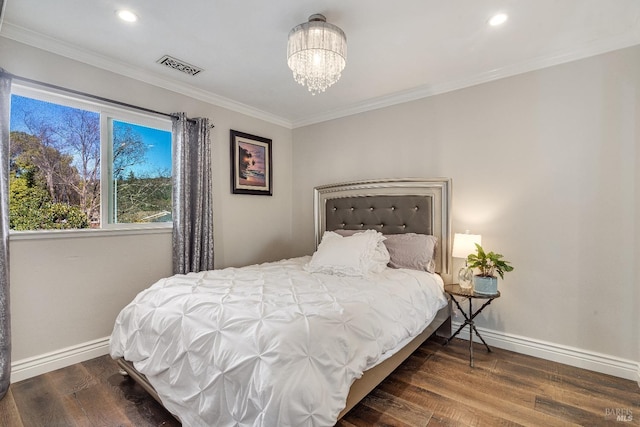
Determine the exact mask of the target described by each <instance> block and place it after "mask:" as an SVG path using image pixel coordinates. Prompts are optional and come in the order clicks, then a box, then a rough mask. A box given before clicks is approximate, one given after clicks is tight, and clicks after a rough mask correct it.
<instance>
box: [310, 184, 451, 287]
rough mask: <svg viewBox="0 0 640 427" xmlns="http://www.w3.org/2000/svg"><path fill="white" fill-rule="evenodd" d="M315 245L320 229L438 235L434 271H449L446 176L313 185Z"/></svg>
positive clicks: (448, 204)
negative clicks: (314, 186) (371, 230)
mask: <svg viewBox="0 0 640 427" xmlns="http://www.w3.org/2000/svg"><path fill="white" fill-rule="evenodd" d="M314 193H315V200H314V212H315V213H314V220H315V224H316V236H315V237H316V247H317V245H318V244H319V243H320V239H321V238H322V234H323V233H324V231H325V230H337V229H345V230H367V229H374V230H377V231H379V232H381V233H383V234H401V233H418V234H432V235H434V236H436V237H438V243H439V244H438V249H437V254H436V271H437V272H439V273H440V274H442V275H449V274H451V249H450V247H451V246H450V245H451V218H450V212H449V211H450V203H451V180H450V179H448V178H439V179H387V180H377V181H358V182H351V183H342V184H331V185H324V186H321V187H316V188H315V189H314Z"/></svg>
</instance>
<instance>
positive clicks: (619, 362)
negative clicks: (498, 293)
mask: <svg viewBox="0 0 640 427" xmlns="http://www.w3.org/2000/svg"><path fill="white" fill-rule="evenodd" d="M461 324H462V323H461V322H456V321H454V322H453V324H452V328H453V330H454V331H455V330H457V329H458V327H459V326H460V325H461ZM476 328H477V329H478V332H480V335H482V338H484V340H485V341H486V342H487V344H489V345H490V346H494V347H497V348H502V349H505V350H510V351H514V352H516V353H521V354H526V355H529V356H535V357H539V358H541V359H545V360H551V361H553V362H558V363H563V364H565V365H570V366H575V367H578V368H583V369H588V370H590V371H595V372H601V373H603V374H608V375H613V376H615V377H620V378H625V379H629V380H635V381H637V382H638V386H640V364H639V363H638V362H635V361H632V360H627V359H622V358H619V357H615V356H610V355H607V354H602V353H597V352H592V351H587V350H582V349H579V348H575V347H569V346H565V345H560V344H555V343H551V342H547V341H541V340H536V339H532V338H527V337H522V336H518V335H513V334H507V333H504V332H498V331H494V330H492V329H487V328H481V327H478V326H476ZM458 337H460V338H463V339H469V332H468V328H465V329H464V330H463V331H462V332H460V334H459V335H458ZM476 341H477V342H480V340H479V339H478V338H477V337H476V336H474V342H476Z"/></svg>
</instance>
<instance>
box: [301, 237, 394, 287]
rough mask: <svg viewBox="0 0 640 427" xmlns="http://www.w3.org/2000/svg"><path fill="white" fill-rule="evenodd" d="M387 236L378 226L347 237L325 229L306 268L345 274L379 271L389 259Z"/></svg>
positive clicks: (355, 274)
mask: <svg viewBox="0 0 640 427" xmlns="http://www.w3.org/2000/svg"><path fill="white" fill-rule="evenodd" d="M384 239H385V237H384V236H383V235H382V233H378V232H377V231H375V230H367V231H364V232H362V233H358V234H354V235H353V236H348V237H343V236H340V235H339V234H337V233H334V232H333V231H325V233H324V234H323V235H322V241H321V242H320V244H319V245H318V249H317V250H316V252H315V253H314V254H313V256H312V257H311V261H309V263H308V264H307V265H306V266H305V270H307V271H309V272H312V273H327V274H337V275H342V276H366V275H367V274H369V273H380V272H381V271H383V270H384V269H385V268H386V265H387V264H388V263H389V252H388V251H387V248H386V246H385V245H384V244H383V243H382V242H383V240H384Z"/></svg>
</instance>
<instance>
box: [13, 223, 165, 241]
mask: <svg viewBox="0 0 640 427" xmlns="http://www.w3.org/2000/svg"><path fill="white" fill-rule="evenodd" d="M172 231H173V226H172V225H171V224H166V225H165V224H163V225H158V226H153V227H127V228H124V227H123V228H99V229H82V230H38V231H11V232H10V233H9V240H10V241H13V240H44V239H76V238H87V237H89V238H92V237H116V236H133V235H139V234H171V232H172Z"/></svg>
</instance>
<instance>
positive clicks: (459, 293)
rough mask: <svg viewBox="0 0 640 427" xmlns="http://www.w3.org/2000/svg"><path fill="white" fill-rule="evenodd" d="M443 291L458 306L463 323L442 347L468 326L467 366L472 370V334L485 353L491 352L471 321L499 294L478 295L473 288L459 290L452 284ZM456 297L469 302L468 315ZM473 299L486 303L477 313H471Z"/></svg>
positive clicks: (457, 286) (456, 285)
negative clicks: (485, 348)
mask: <svg viewBox="0 0 640 427" xmlns="http://www.w3.org/2000/svg"><path fill="white" fill-rule="evenodd" d="M444 291H445V292H446V293H448V294H449V295H451V299H452V300H453V302H454V303H455V304H456V306H458V309H459V310H460V312H461V313H462V315H463V316H464V319H465V320H464V323H463V324H462V325H460V327H459V328H458V330H457V331H456V332H455V333H454V334H453V335H451V337H449V338H448V339H447V341H446V342H445V343H444V345H447V344H449V342H450V341H451V340H452V339H454V338H455V336H456V335H458V334H459V333H460V331H462V329H464V327H465V326H467V325H468V326H469V366H471V367H472V368H473V333H474V332H475V333H476V336H477V337H478V338H480V341H482V344H484V346H485V347H487V351H488V352H491V348H489V346H488V345H487V343H486V342H485V341H484V339H483V338H482V336H480V334H479V333H478V330H477V329H476V326H475V324H474V322H473V319H474V318H475V317H476V316H477V315H478V314H480V312H481V311H482V310H483V309H484V308H485V307H486V306H488V305H489V304H491V301H493V300H494V299H496V298H500V292H499V291H498V293H497V294H495V295H485V294H479V293H476V292H474V291H473V288H468V289H467V288H461V287H460V285H458V284H453V285H445V286H444ZM456 297H460V298H461V299H463V298H467V299H468V300H469V311H468V313H465V311H464V309H463V308H462V307H461V306H460V303H459V302H458V300H457V299H456ZM474 299H485V300H487V301H485V303H484V304H482V306H480V308H479V309H478V310H477V311H475V312H474V311H473V300H474Z"/></svg>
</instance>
